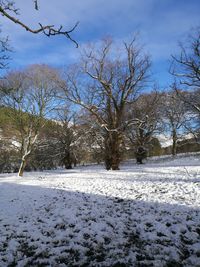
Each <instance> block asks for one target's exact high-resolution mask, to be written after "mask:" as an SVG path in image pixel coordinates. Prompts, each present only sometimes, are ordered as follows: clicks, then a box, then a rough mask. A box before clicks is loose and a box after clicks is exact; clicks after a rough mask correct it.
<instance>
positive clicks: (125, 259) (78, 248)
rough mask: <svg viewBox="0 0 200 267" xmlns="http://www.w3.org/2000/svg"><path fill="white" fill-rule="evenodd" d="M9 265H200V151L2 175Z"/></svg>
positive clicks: (1, 260)
mask: <svg viewBox="0 0 200 267" xmlns="http://www.w3.org/2000/svg"><path fill="white" fill-rule="evenodd" d="M4 266H10V267H11V266H19V267H21V266H23V267H24V266H27V267H30V266H31V267H32V266H37V267H38V266H53V267H54V266H55V267H57V266H70V267H71V266H77V267H79V266H82V267H83V266H85V267H91V266H93V267H96V266H97V267H98V266H102V267H104V266H105V267H106V266H109V267H125V266H136V267H139V266H141V267H144V266H157V267H162V266H166V267H167V266H168V267H180V266H200V157H199V156H198V157H195V156H192V157H188V158H180V159H174V160H169V159H168V160H167V161H166V162H165V161H162V162H158V163H156V162H149V163H147V164H145V165H136V164H132V165H131V164H130V163H129V165H127V166H122V168H121V170H120V171H105V170H104V169H103V168H102V167H100V166H99V167H97V166H96V167H95V166H90V167H89V166H88V167H82V168H77V169H74V170H57V171H51V172H40V173H39V172H34V173H25V175H24V177H23V178H18V177H17V176H16V174H7V175H6V174H0V267H4Z"/></svg>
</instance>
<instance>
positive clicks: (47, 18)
mask: <svg viewBox="0 0 200 267" xmlns="http://www.w3.org/2000/svg"><path fill="white" fill-rule="evenodd" d="M38 2H39V11H36V10H34V4H33V1H32V0H17V1H16V6H17V7H19V8H20V16H19V18H20V19H21V20H23V22H25V23H26V24H28V25H30V26H31V27H32V28H37V27H38V23H39V22H40V23H42V24H54V25H57V26H59V25H62V26H63V27H64V28H65V29H66V30H67V29H71V28H72V27H73V26H74V25H75V23H76V22H79V25H78V27H77V28H76V29H75V31H74V32H73V34H72V37H73V38H74V39H75V40H76V41H77V42H78V43H79V48H76V46H75V45H74V44H73V43H72V42H70V41H69V40H67V39H66V38H65V37H64V36H57V37H51V38H48V37H46V36H43V35H42V34H39V35H34V34H32V33H29V32H26V31H25V30H24V29H22V28H21V27H20V26H19V25H16V24H14V23H13V22H11V21H9V20H8V19H6V18H5V17H0V24H1V25H2V27H1V29H2V31H3V34H4V35H8V36H9V39H10V45H11V47H12V48H13V53H12V55H11V57H12V60H11V61H10V65H9V67H10V69H18V68H22V67H26V66H27V65H29V64H36V63H37V64H42V63H45V64H50V65H52V66H55V67H63V66H65V65H69V64H71V63H75V62H76V61H77V60H78V56H79V53H80V49H81V47H82V46H84V45H85V44H86V43H88V42H95V43H96V42H98V41H99V40H101V39H102V38H103V37H105V36H111V37H112V38H113V39H114V40H115V42H116V43H118V44H119V45H120V44H123V41H124V40H125V41H126V40H128V39H131V37H132V36H134V35H135V33H138V38H139V42H140V43H141V44H142V45H143V46H144V51H145V52H146V53H148V54H150V56H151V59H152V73H153V78H154V79H155V80H156V81H157V82H158V83H159V84H160V86H161V87H165V86H167V85H168V84H169V81H170V79H171V76H170V75H169V73H168V70H169V64H170V59H171V55H172V54H173V55H176V54H178V51H179V47H178V42H179V41H183V40H184V39H185V37H186V36H187V35H188V34H189V33H190V31H191V30H192V29H193V28H195V27H197V26H199V25H200V15H199V14H200V0H73V1H68V0H57V1H54V0H38Z"/></svg>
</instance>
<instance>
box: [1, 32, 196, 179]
mask: <svg viewBox="0 0 200 267" xmlns="http://www.w3.org/2000/svg"><path fill="white" fill-rule="evenodd" d="M199 37H200V31H199V30H197V31H196V32H195V35H194V36H192V37H190V38H191V39H190V40H189V45H188V44H187V45H185V46H183V45H182V46H181V52H180V55H179V56H176V57H173V61H172V64H171V69H170V72H171V74H172V75H173V76H174V77H175V79H174V82H173V83H172V84H171V85H170V86H169V87H168V88H166V90H165V91H163V90H162V91H161V90H159V88H158V86H155V85H154V84H153V83H152V81H151V80H152V77H151V62H150V58H149V56H148V55H146V54H145V53H144V51H143V50H142V49H141V47H140V46H139V45H138V42H137V40H136V38H134V39H133V40H132V41H131V42H129V43H123V45H122V47H121V48H120V50H119V48H116V45H115V43H114V42H113V41H112V40H110V39H105V40H103V41H102V42H101V43H98V44H97V45H91V46H88V47H87V48H84V49H83V51H82V54H81V58H80V61H79V62H78V63H77V64H75V65H73V66H68V67H67V68H66V69H65V70H64V71H61V70H58V69H54V68H52V67H50V66H47V65H32V66H30V67H28V68H26V69H25V70H20V71H13V72H9V73H7V74H6V75H5V76H4V77H3V78H2V79H1V81H0V89H1V91H0V92H1V106H2V109H3V110H4V111H6V112H4V114H6V116H7V118H9V119H6V120H5V118H4V119H1V125H0V128H1V129H2V132H1V143H0V146H1V159H0V161H1V163H0V164H1V166H0V169H1V170H0V171H8V169H9V170H12V171H13V170H14V171H18V174H19V175H20V176H22V175H23V172H24V170H25V169H30V170H32V169H34V170H37V169H51V168H57V167H58V166H65V167H66V168H72V166H76V164H80V163H81V162H82V163H83V162H102V161H103V162H104V164H105V167H106V169H107V170H109V169H112V170H117V169H119V164H120V162H121V161H122V160H123V159H124V158H125V157H133V156H135V157H136V159H137V162H138V163H142V162H143V159H144V158H145V157H147V156H148V155H160V154H162V153H163V151H164V150H163V149H162V148H161V145H160V142H159V136H160V135H161V134H162V135H166V136H169V137H170V138H171V139H172V145H171V153H172V154H173V155H176V153H177V151H180V150H181V148H180V147H181V146H182V147H183V146H185V148H186V147H187V146H188V150H190V145H188V143H187V145H186V144H184V145H183V142H184V139H190V141H191V142H192V144H193V145H192V146H193V147H194V150H195V149H198V142H199V129H200V127H199V126H200V125H199V122H200V121H199V118H200V69H199V66H200V42H199ZM7 122H8V123H7ZM187 142H188V141H187ZM165 152H166V151H165ZM8 161H9V164H7V165H6V162H8ZM7 166H9V167H7Z"/></svg>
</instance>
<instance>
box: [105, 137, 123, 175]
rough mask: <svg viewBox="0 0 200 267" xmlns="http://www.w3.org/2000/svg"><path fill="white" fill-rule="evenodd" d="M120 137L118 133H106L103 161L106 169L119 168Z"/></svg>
mask: <svg viewBox="0 0 200 267" xmlns="http://www.w3.org/2000/svg"><path fill="white" fill-rule="evenodd" d="M120 142H121V138H120V135H119V134H118V133H115V132H113V133H108V135H107V136H106V138H105V155H104V162H105V167H106V170H110V169H112V170H119V164H120V161H121V157H120V154H121V153H120Z"/></svg>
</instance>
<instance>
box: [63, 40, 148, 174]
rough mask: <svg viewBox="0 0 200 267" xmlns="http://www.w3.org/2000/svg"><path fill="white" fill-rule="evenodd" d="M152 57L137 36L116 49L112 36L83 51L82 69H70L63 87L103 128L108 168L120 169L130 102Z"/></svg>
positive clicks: (142, 82)
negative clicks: (145, 51) (127, 107)
mask: <svg viewBox="0 0 200 267" xmlns="http://www.w3.org/2000/svg"><path fill="white" fill-rule="evenodd" d="M149 67H150V60H149V57H148V56H147V55H145V54H144V53H143V51H142V49H141V47H140V46H139V45H138V44H137V41H136V38H134V39H133V40H132V41H131V42H129V43H123V46H122V47H120V48H118V49H115V44H114V42H113V41H112V40H111V39H105V40H103V41H102V42H101V43H100V44H97V45H96V46H95V45H91V46H89V47H87V48H86V49H84V51H83V53H82V61H81V68H79V66H74V67H73V68H72V69H71V70H68V72H67V74H66V76H65V80H66V84H65V86H64V89H65V92H66V95H67V97H68V99H69V100H70V101H72V102H74V103H76V104H78V105H80V106H82V107H83V108H85V109H86V110H87V111H89V112H90V114H91V115H92V119H93V120H94V121H95V122H96V123H97V124H98V125H99V127H100V128H101V133H102V137H103V140H104V161H105V165H106V169H108V170H109V169H113V170H117V169H119V163H120V161H121V147H122V140H123V133H124V131H125V128H126V126H127V123H128V122H126V121H125V120H124V113H125V110H126V109H125V107H126V105H127V103H132V102H134V101H135V100H136V99H137V97H138V95H139V94H140V92H141V91H142V90H143V89H144V88H145V86H146V82H147V76H148V70H149Z"/></svg>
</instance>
